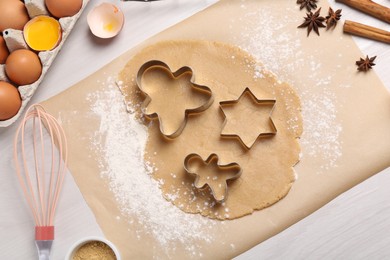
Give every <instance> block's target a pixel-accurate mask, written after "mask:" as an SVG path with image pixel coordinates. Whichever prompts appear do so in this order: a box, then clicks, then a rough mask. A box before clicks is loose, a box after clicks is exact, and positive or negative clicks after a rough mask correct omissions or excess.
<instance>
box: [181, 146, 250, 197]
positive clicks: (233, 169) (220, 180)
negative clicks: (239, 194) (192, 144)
mask: <svg viewBox="0 0 390 260" xmlns="http://www.w3.org/2000/svg"><path fill="white" fill-rule="evenodd" d="M218 161H219V157H218V155H217V154H215V153H213V154H210V155H209V157H208V158H207V159H206V160H203V158H202V157H201V156H200V155H199V154H196V153H192V154H189V155H187V157H186V158H185V159H184V169H185V171H186V172H187V173H188V174H190V175H191V176H193V177H195V181H194V187H195V188H196V189H198V190H204V189H207V187H208V188H210V190H211V195H212V196H213V197H214V199H215V201H216V202H218V203H222V202H224V201H226V199H227V196H228V183H229V182H231V181H233V180H236V179H238V178H239V177H240V176H241V173H242V168H241V166H240V165H239V164H238V163H236V162H233V163H229V164H225V165H221V164H219V163H218ZM201 172H202V173H204V172H208V173H209V174H202V173H201ZM224 175H225V176H224Z"/></svg>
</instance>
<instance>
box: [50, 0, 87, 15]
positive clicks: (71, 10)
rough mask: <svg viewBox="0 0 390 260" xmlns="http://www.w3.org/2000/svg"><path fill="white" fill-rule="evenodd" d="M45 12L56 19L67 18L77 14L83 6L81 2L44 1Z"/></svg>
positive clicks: (75, 0) (64, 0)
mask: <svg viewBox="0 0 390 260" xmlns="http://www.w3.org/2000/svg"><path fill="white" fill-rule="evenodd" d="M45 4H46V7H47V10H49V12H50V13H51V14H52V15H53V16H55V17H57V18H61V17H68V16H73V15H75V14H77V13H78V12H79V11H80V9H81V7H82V6H83V0H45Z"/></svg>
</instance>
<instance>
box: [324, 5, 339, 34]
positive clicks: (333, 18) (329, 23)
mask: <svg viewBox="0 0 390 260" xmlns="http://www.w3.org/2000/svg"><path fill="white" fill-rule="evenodd" d="M341 11H342V10H341V9H339V10H337V11H336V12H334V11H333V9H332V8H331V7H329V15H328V16H326V17H325V18H326V30H329V29H330V28H331V27H333V28H334V27H336V24H337V21H338V20H340V17H341Z"/></svg>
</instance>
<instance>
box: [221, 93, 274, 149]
mask: <svg viewBox="0 0 390 260" xmlns="http://www.w3.org/2000/svg"><path fill="white" fill-rule="evenodd" d="M246 94H249V96H250V97H251V98H252V99H253V100H254V101H255V102H256V103H257V104H258V105H272V109H271V110H270V112H269V116H268V118H269V124H270V128H271V131H269V132H262V133H259V134H258V136H257V138H256V140H255V141H254V142H253V143H252V144H247V143H245V142H244V140H243V139H242V137H241V136H240V135H238V134H223V133H221V136H222V137H227V138H235V139H238V140H239V141H240V143H241V144H242V145H243V146H244V147H245V148H246V149H248V150H250V149H251V148H252V147H253V146H254V144H255V143H256V141H257V140H258V139H259V138H261V137H272V136H275V135H276V134H277V132H278V130H277V129H276V126H275V124H274V122H273V120H272V117H271V115H272V112H273V111H274V109H275V103H276V100H275V99H258V98H257V97H256V96H255V95H254V94H253V92H252V91H251V90H250V88H245V90H244V91H243V92H242V94H241V95H240V97H239V98H238V99H236V100H228V101H222V102H219V107H220V109H221V111H222V114H223V117H224V119H225V121H224V123H223V127H222V129H223V128H224V127H225V126H226V123H227V121H228V119H227V117H226V114H225V112H224V111H223V107H224V106H233V105H235V104H237V103H239V102H240V100H241V99H242V98H243V96H244V95H246Z"/></svg>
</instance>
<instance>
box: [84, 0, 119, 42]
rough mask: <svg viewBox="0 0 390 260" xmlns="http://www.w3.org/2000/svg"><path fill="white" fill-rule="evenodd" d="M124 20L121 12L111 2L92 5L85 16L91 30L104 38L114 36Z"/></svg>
mask: <svg viewBox="0 0 390 260" xmlns="http://www.w3.org/2000/svg"><path fill="white" fill-rule="evenodd" d="M124 21H125V18H124V15H123V12H122V11H121V10H120V9H119V8H118V7H117V6H116V5H114V4H111V3H102V4H100V5H98V6H96V7H94V8H93V9H92V10H91V11H90V12H89V13H88V17H87V22H88V26H89V28H90V29H91V32H92V33H93V34H94V35H95V36H97V37H99V38H104V39H106V38H112V37H114V36H116V35H117V34H118V33H119V32H120V31H121V30H122V27H123V24H124Z"/></svg>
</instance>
